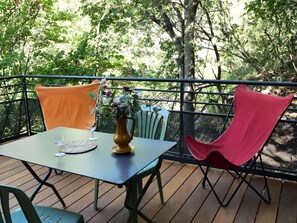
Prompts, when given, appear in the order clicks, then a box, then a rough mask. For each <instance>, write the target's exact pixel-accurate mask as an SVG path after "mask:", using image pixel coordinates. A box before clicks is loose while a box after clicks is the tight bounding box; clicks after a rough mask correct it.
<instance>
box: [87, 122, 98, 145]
mask: <svg viewBox="0 0 297 223" xmlns="http://www.w3.org/2000/svg"><path fill="white" fill-rule="evenodd" d="M86 126H87V128H88V129H89V131H90V132H91V134H92V137H91V138H89V140H90V141H95V140H97V139H98V138H97V137H95V136H94V131H95V129H96V120H88V121H87V123H86Z"/></svg>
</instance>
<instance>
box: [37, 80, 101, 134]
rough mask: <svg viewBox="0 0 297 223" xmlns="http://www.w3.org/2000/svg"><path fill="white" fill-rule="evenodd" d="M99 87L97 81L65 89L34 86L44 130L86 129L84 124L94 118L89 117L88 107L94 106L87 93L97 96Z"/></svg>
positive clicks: (93, 101)
mask: <svg viewBox="0 0 297 223" xmlns="http://www.w3.org/2000/svg"><path fill="white" fill-rule="evenodd" d="M99 86H100V81H98V80H95V81H93V82H92V83H91V84H86V85H77V86H66V87H44V86H42V85H40V84H38V85H36V86H35V90H36V93H37V95H38V98H39V101H40V104H41V107H42V112H43V117H44V122H45V126H46V129H47V130H50V129H53V128H56V127H60V126H63V127H71V128H78V129H87V127H86V122H87V121H88V120H94V116H93V117H92V116H91V115H90V106H92V107H95V105H96V101H95V100H94V99H92V98H91V97H90V96H89V93H90V92H93V93H94V94H95V95H97V92H98V90H99Z"/></svg>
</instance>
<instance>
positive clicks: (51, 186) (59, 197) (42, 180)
mask: <svg viewBox="0 0 297 223" xmlns="http://www.w3.org/2000/svg"><path fill="white" fill-rule="evenodd" d="M22 163H23V164H24V165H25V167H26V168H27V169H28V170H29V172H30V173H31V174H32V176H33V177H34V179H35V180H37V181H38V182H39V185H38V186H37V188H36V189H35V191H34V192H33V194H32V196H31V198H30V199H31V201H33V199H34V198H35V196H36V194H37V193H38V191H39V190H40V189H41V187H42V186H43V185H45V186H48V187H50V188H51V189H52V190H53V191H54V193H55V194H56V196H57V197H58V199H59V201H60V202H61V203H62V205H63V207H66V204H65V202H64V201H63V198H62V197H61V195H60V194H59V192H58V191H57V189H56V188H55V186H54V185H52V184H50V183H48V182H46V181H47V180H48V178H49V177H50V175H51V173H52V168H49V170H48V173H47V174H46V176H45V177H44V178H43V179H41V178H40V177H39V176H38V175H37V174H36V173H35V172H34V170H33V169H32V167H31V166H30V165H29V164H28V163H27V162H25V161H22Z"/></svg>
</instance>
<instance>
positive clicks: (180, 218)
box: [172, 169, 222, 223]
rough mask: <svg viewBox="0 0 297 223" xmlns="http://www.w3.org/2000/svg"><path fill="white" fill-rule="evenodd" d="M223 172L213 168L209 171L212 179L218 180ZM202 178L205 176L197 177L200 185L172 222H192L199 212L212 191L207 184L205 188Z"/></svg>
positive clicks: (213, 180) (212, 180)
mask: <svg viewBox="0 0 297 223" xmlns="http://www.w3.org/2000/svg"><path fill="white" fill-rule="evenodd" d="M197 170H198V169H197ZM199 171H200V170H199ZM221 174H222V172H220V171H216V170H213V169H211V170H210V172H209V179H210V181H211V182H216V181H217V180H218V179H219V177H220V176H221ZM202 179H203V178H198V179H197V180H198V181H199V185H198V186H197V187H196V188H195V189H194V191H193V193H192V194H191V196H190V197H189V198H188V199H187V201H186V202H185V203H184V205H183V206H182V207H181V208H180V210H179V212H178V213H177V214H176V215H175V216H174V218H173V219H172V222H176V223H178V222H192V220H193V218H194V217H195V216H196V214H197V213H198V212H199V210H200V208H201V206H202V205H203V203H204V202H205V200H206V199H207V197H208V195H209V193H210V189H209V186H208V185H207V184H206V186H205V188H203V187H202V183H201V182H202Z"/></svg>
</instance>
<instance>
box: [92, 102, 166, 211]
mask: <svg viewBox="0 0 297 223" xmlns="http://www.w3.org/2000/svg"><path fill="white" fill-rule="evenodd" d="M135 116H136V123H137V128H136V129H137V134H136V135H137V136H138V137H142V138H148V139H156V137H158V139H159V140H164V139H165V133H166V129H167V124H168V117H169V111H167V110H165V109H158V112H155V111H154V110H153V107H152V106H141V110H140V111H138V112H137V113H136V115H135ZM127 129H128V130H130V129H132V127H131V122H129V120H128V124H127ZM157 163H158V160H155V161H154V162H152V163H151V164H149V165H148V166H147V167H146V168H144V169H143V170H141V171H140V172H138V173H137V175H136V176H134V177H133V179H131V180H133V181H134V182H135V181H136V182H137V183H138V185H139V193H140V192H141V189H142V178H144V177H146V176H148V175H150V174H151V173H152V172H153V170H154V168H155V167H156V165H157ZM156 176H157V183H158V188H159V194H160V200H161V203H162V204H164V197H163V190H162V182H161V175H160V171H159V170H158V172H157V175H156ZM98 194H99V180H96V181H95V191H94V208H95V209H97V203H98Z"/></svg>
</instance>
